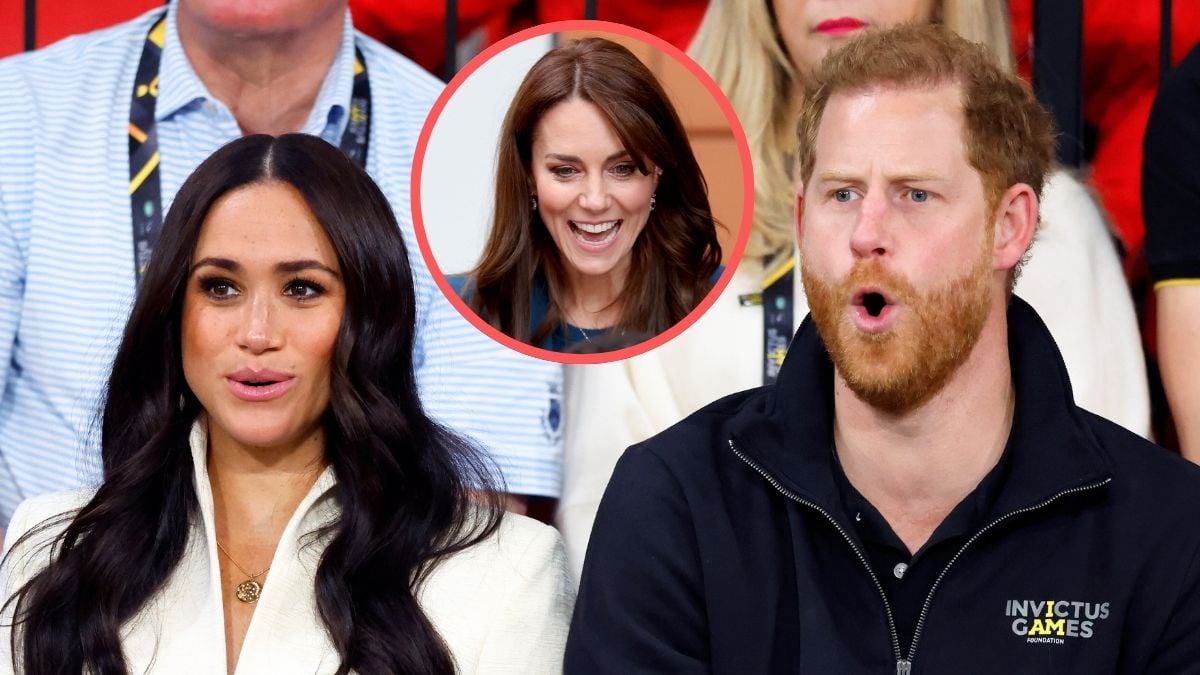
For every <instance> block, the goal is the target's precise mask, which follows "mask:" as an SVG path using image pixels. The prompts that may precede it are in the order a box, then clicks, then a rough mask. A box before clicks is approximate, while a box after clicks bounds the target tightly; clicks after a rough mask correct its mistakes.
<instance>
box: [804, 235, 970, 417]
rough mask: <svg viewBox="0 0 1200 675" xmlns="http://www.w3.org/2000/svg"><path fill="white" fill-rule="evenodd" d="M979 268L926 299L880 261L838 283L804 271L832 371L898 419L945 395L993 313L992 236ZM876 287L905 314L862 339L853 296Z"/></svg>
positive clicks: (855, 269)
mask: <svg viewBox="0 0 1200 675" xmlns="http://www.w3.org/2000/svg"><path fill="white" fill-rule="evenodd" d="M985 241H986V242H987V243H988V244H989V245H988V246H987V247H986V248H985V249H984V251H983V255H981V256H980V258H979V260H978V261H976V263H975V265H974V267H972V269H971V270H969V271H968V272H967V273H966V274H964V275H963V276H960V277H957V278H954V279H951V280H949V281H948V282H946V283H945V284H943V285H941V286H939V287H937V288H934V289H933V290H931V291H929V292H927V293H920V292H918V291H917V290H916V289H915V288H913V286H912V284H911V283H909V282H908V280H907V279H905V278H904V277H903V276H901V275H899V274H896V273H894V272H891V271H889V270H887V269H886V268H885V267H884V266H883V265H882V263H880V262H879V261H878V260H877V259H872V260H869V261H865V262H864V261H859V262H856V263H855V264H854V267H853V268H851V270H850V273H849V274H847V275H846V277H845V278H844V279H842V280H841V281H840V282H838V283H836V284H831V283H828V282H826V281H825V280H824V279H820V278H818V277H816V276H815V275H813V274H812V273H810V272H809V269H808V267H807V266H805V265H801V268H800V273H801V278H802V279H803V282H804V292H805V294H806V295H807V297H808V304H809V308H810V311H811V312H812V318H813V321H814V322H815V323H816V326H817V331H818V332H819V333H820V334H821V339H822V340H823V341H824V343H825V348H826V349H827V350H828V351H829V356H830V358H831V359H832V360H833V364H834V366H835V367H836V368H837V371H838V373H839V374H841V376H842V378H844V379H845V381H846V384H847V385H848V386H849V387H850V390H851V391H853V392H854V393H855V395H857V396H858V397H859V398H860V399H862V400H863V401H864V402H866V403H868V404H870V405H872V406H874V407H876V408H878V409H880V410H883V411H885V412H887V413H890V414H893V415H901V414H904V413H907V412H910V411H912V410H915V409H916V408H918V407H920V406H921V405H923V404H925V403H926V402H927V401H929V399H931V398H933V396H934V394H936V393H937V392H939V391H941V389H942V387H943V386H945V384H946V382H948V381H949V379H950V376H951V375H953V374H954V372H955V371H956V370H958V367H959V366H961V365H962V364H963V362H964V361H966V360H967V357H968V356H970V354H971V350H972V349H974V347H975V343H976V341H978V339H979V334H980V332H981V331H982V330H983V324H984V322H985V321H986V319H987V316H988V313H989V312H990V311H991V304H992V302H991V291H992V269H991V246H990V243H991V237H985ZM864 286H870V287H875V288H879V289H881V290H883V291H884V293H886V294H887V295H888V297H889V298H890V299H891V300H892V301H893V303H897V304H899V305H900V306H901V307H902V312H903V313H902V314H901V315H900V316H899V317H897V319H898V320H897V321H896V322H895V323H894V324H893V325H892V327H891V328H889V329H888V330H886V331H884V332H881V333H865V332H863V331H861V330H859V329H858V328H857V327H856V326H855V325H854V323H853V322H852V320H851V318H850V314H849V312H848V310H849V308H850V302H851V298H852V297H853V295H854V293H855V291H856V290H857V289H859V288H862V287H864Z"/></svg>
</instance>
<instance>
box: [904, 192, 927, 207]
mask: <svg viewBox="0 0 1200 675" xmlns="http://www.w3.org/2000/svg"><path fill="white" fill-rule="evenodd" d="M908 196H909V197H910V198H911V199H912V200H913V201H914V202H916V203H918V204H922V203H924V202H927V201H929V193H928V192H926V191H924V190H913V191H912V192H909V193H908Z"/></svg>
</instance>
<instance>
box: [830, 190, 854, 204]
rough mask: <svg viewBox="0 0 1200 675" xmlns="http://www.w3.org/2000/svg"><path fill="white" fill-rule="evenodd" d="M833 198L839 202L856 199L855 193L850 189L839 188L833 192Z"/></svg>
mask: <svg viewBox="0 0 1200 675" xmlns="http://www.w3.org/2000/svg"><path fill="white" fill-rule="evenodd" d="M833 198H834V199H835V200H837V201H839V202H848V201H850V200H851V199H854V193H853V192H851V191H849V190H838V191H836V192H834V193H833Z"/></svg>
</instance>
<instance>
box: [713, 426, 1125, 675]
mask: <svg viewBox="0 0 1200 675" xmlns="http://www.w3.org/2000/svg"><path fill="white" fill-rule="evenodd" d="M729 449H730V450H732V451H733V454H735V455H737V456H738V459H740V460H742V461H743V462H744V463H745V464H746V465H747V466H749V467H750V468H752V469H754V470H755V472H757V473H758V474H759V475H760V476H762V477H763V478H764V479H766V481H767V482H768V483H770V484H771V487H773V488H775V490H776V491H777V492H779V494H781V495H783V496H784V497H787V498H788V499H790V500H792V501H794V502H796V503H797V504H802V505H804V506H807V507H808V508H810V509H812V510H814V511H816V512H817V513H820V514H821V515H822V516H825V519H826V520H828V521H829V523H830V524H831V525H833V527H834V529H836V530H837V531H838V533H839V534H841V535H842V538H843V539H845V540H846V543H847V544H849V545H850V548H851V550H853V551H854V554H855V555H856V556H857V557H858V560H859V562H861V563H862V565H863V567H864V568H866V570H867V574H869V575H870V576H871V581H873V582H875V590H877V591H879V597H880V598H881V599H882V600H883V609H884V612H886V613H887V620H888V628H889V629H890V630H891V633H892V652H893V654H895V656H896V675H911V673H912V664H913V659H914V658H915V657H916V654H917V641H918V639H919V638H920V637H921V630H922V629H923V628H924V627H925V616H926V615H927V614H928V613H929V606H930V604H931V603H932V602H933V595H934V593H936V592H937V589H938V586H940V585H941V583H942V579H944V578H945V576H946V573H947V572H949V571H950V568H951V567H953V566H954V563H955V562H957V561H958V559H959V558H960V557H961V556H962V554H963V553H964V552H965V551H966V550H967V548H968V547H970V546H971V544H973V543H975V540H977V539H979V537H981V536H983V534H984V533H985V532H987V531H988V530H990V529H992V528H993V527H995V526H996V525H999V524H1000V523H1002V522H1004V521H1006V520H1008V519H1009V518H1011V517H1013V516H1018V515H1021V514H1024V513H1029V512H1030V511H1036V510H1038V509H1041V508H1044V507H1046V506H1049V505H1050V504H1051V503H1053V502H1055V501H1057V500H1058V499H1060V498H1062V497H1065V496H1066V495H1069V494H1074V493H1077V492H1085V491H1087V490H1093V489H1096V488H1099V487H1103V486H1105V485H1108V484H1109V483H1111V482H1112V478H1105V479H1104V480H1102V481H1100V482H1098V483H1092V484H1090V485H1081V486H1079V487H1073V488H1071V489H1069V490H1063V491H1061V492H1057V493H1055V494H1054V495H1052V496H1050V497H1048V498H1046V499H1044V500H1042V501H1040V502H1038V503H1037V504H1034V505H1032V506H1026V507H1024V508H1021V509H1017V510H1016V511H1009V512H1008V513H1006V514H1004V515H1002V516H1000V517H999V518H996V519H995V520H993V521H992V522H990V523H988V524H987V525H985V526H983V527H982V528H980V530H979V531H978V532H976V533H975V534H974V535H973V536H972V537H971V538H970V539H968V540H967V541H966V543H964V544H963V545H962V548H960V549H958V552H957V553H955V554H954V557H953V558H951V559H950V562H948V563H946V566H945V567H943V568H942V571H941V573H940V574H938V577H937V579H935V580H934V582H933V586H932V587H931V588H930V589H929V595H927V596H925V604H924V605H923V606H922V607H921V615H920V616H919V617H917V626H916V628H915V629H914V630H913V637H912V643H911V644H910V645H909V648H908V658H904V655H903V654H902V653H901V652H900V638H899V636H898V635H897V633H896V620H895V617H893V616H892V606H891V604H890V603H888V599H887V594H886V593H884V591H883V585H882V584H880V583H879V578H878V577H876V576H875V571H874V570H872V569H871V565H870V563H868V562H867V558H866V556H864V555H863V553H862V551H861V550H859V548H858V545H857V544H855V543H854V540H853V539H851V538H850V535H848V534H846V530H845V529H843V528H842V526H841V524H839V523H838V522H837V521H836V520H834V518H833V516H831V515H830V514H829V512H828V511H826V510H825V509H823V508H821V507H820V506H817V505H816V504H814V503H812V502H810V501H808V500H807V499H804V498H802V497H800V496H798V495H796V494H795V493H794V492H792V491H791V490H788V489H787V488H785V487H783V486H782V485H780V484H779V481H777V480H775V477H774V476H772V475H771V474H769V473H767V472H766V471H764V470H763V468H762V467H760V466H759V465H758V464H757V463H755V462H754V460H752V459H750V458H749V457H747V456H746V455H744V454H743V453H742V451H741V450H738V449H737V446H736V445H734V443H733V439H732V438H731V439H729Z"/></svg>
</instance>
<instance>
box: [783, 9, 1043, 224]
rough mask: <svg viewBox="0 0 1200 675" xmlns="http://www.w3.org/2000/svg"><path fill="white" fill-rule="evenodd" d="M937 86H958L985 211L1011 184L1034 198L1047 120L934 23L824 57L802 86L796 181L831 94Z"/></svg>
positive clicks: (805, 173)
mask: <svg viewBox="0 0 1200 675" xmlns="http://www.w3.org/2000/svg"><path fill="white" fill-rule="evenodd" d="M943 84H958V85H960V86H961V88H962V111H963V121H964V128H965V136H966V138H964V139H963V140H964V142H965V143H966V150H967V161H968V162H969V163H970V164H971V166H972V167H974V168H975V170H976V171H978V172H979V174H980V176H981V177H982V179H983V187H984V194H985V195H986V198H987V204H988V210H989V212H990V211H994V210H995V208H996V207H997V206H998V204H999V200H1000V196H1001V195H1003V194H1004V191H1005V190H1007V189H1008V188H1009V187H1011V186H1013V185H1016V184H1017V183H1024V184H1026V185H1028V186H1030V187H1031V188H1033V190H1034V192H1035V193H1036V194H1037V195H1038V198H1039V199H1040V198H1041V195H1042V186H1043V185H1044V183H1045V180H1046V175H1047V173H1049V171H1050V169H1051V165H1052V164H1053V162H1054V150H1055V132H1054V123H1053V121H1052V119H1051V117H1050V114H1049V113H1048V112H1046V110H1045V109H1044V108H1043V107H1042V106H1041V104H1039V103H1038V101H1037V99H1036V98H1034V96H1033V93H1032V92H1031V91H1030V90H1029V88H1028V87H1026V86H1025V83H1024V82H1023V81H1021V80H1020V79H1019V78H1018V77H1017V76H1015V75H1012V74H1010V73H1008V72H1006V71H1005V70H1004V69H1003V68H1001V67H1000V66H999V65H997V64H996V63H995V59H994V58H993V57H992V56H991V55H990V54H989V53H988V51H987V48H986V47H984V46H983V45H981V44H977V43H974V42H970V41H968V40H966V39H964V38H962V37H959V36H958V35H956V34H954V33H953V32H951V31H949V30H947V29H946V28H944V27H942V26H938V25H935V24H907V25H902V26H897V27H895V28H890V29H886V30H878V31H868V32H866V33H865V34H864V35H862V36H860V37H858V38H855V39H854V40H853V41H851V42H850V43H849V44H847V45H846V46H845V47H844V48H842V49H836V50H833V51H831V52H830V53H829V54H828V55H826V57H825V59H824V60H822V61H821V65H820V66H818V67H817V69H816V70H815V71H814V72H813V73H812V75H811V76H810V77H809V78H808V79H806V80H805V82H804V100H803V103H802V104H801V107H800V121H799V124H798V127H797V134H798V136H799V164H800V178H801V180H802V181H803V182H805V183H807V182H808V180H809V178H811V177H812V172H813V165H814V163H815V161H816V156H815V148H816V139H817V130H818V128H819V126H820V124H821V117H822V115H823V114H824V113H825V105H826V104H827V103H828V102H829V98H830V97H831V96H833V95H834V94H836V93H839V92H857V91H865V90H867V89H870V88H872V87H877V86H892V87H898V88H922V87H935V86H938V85H943Z"/></svg>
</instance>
